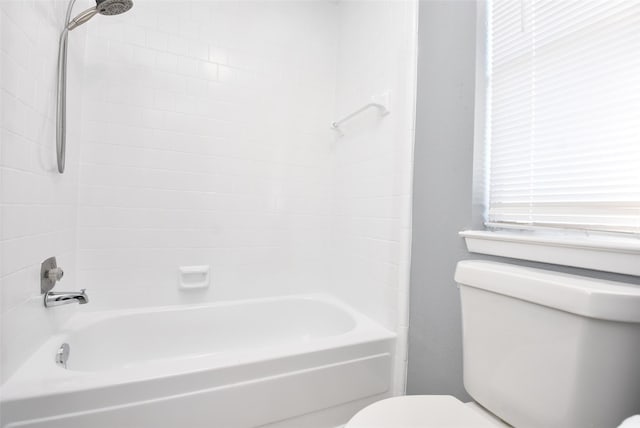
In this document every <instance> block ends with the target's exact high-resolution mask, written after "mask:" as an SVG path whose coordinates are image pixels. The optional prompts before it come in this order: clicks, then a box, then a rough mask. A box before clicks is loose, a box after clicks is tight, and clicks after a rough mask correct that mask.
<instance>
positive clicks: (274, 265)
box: [78, 1, 336, 307]
mask: <svg viewBox="0 0 640 428" xmlns="http://www.w3.org/2000/svg"><path fill="white" fill-rule="evenodd" d="M335 9H336V7H335V5H334V4H332V3H329V2H183V1H179V2H157V1H152V2H151V1H146V2H145V1H137V2H136V4H135V7H134V8H133V9H132V10H131V12H129V13H127V14H126V15H122V16H121V17H114V18H111V19H109V20H108V22H107V19H104V20H103V22H101V23H100V25H94V26H92V27H90V29H89V36H88V41H87V43H88V46H87V57H86V64H85V66H86V72H87V75H88V76H90V78H88V79H87V85H86V91H85V106H86V109H85V112H86V118H87V119H86V120H85V129H84V140H85V141H83V148H82V155H81V162H80V175H81V177H80V183H81V185H80V198H79V216H78V221H79V223H78V224H79V229H78V245H79V266H80V270H79V277H80V278H81V281H82V282H83V283H84V284H86V286H87V288H89V290H90V291H91V296H92V297H94V299H93V301H92V304H93V305H94V307H98V306H102V305H105V306H118V307H121V306H123V305H134V306H135V305H157V304H175V303H184V302H193V301H207V300H217V299H231V298H245V297H259V296H263V295H274V294H275V295H277V294H291V293H303V292H309V291H317V290H319V289H322V287H323V285H324V284H326V282H327V275H326V274H325V272H326V271H327V268H328V259H327V257H326V255H327V254H329V251H328V242H329V239H328V234H329V227H330V218H329V214H330V213H331V200H330V197H331V187H330V184H331V182H330V180H331V176H332V165H333V164H332V158H331V148H332V146H331V144H330V142H331V138H332V134H331V132H332V131H331V130H330V129H329V126H328V124H329V123H331V120H332V118H333V105H334V82H335V77H334V76H335V53H334V52H335V46H336V36H335V33H336V31H335V28H336V22H335ZM201 264H206V265H211V267H212V270H213V274H212V286H211V288H210V289H209V290H208V291H205V292H194V291H191V292H186V293H185V292H180V291H179V290H178V288H177V270H178V266H180V265H201ZM123 296H127V298H126V299H124V298H123Z"/></svg>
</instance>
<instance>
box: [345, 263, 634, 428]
mask: <svg viewBox="0 0 640 428" xmlns="http://www.w3.org/2000/svg"><path fill="white" fill-rule="evenodd" d="M455 279H456V282H457V283H458V285H459V288H460V301H461V307H462V331H463V335H462V336H463V337H462V344H463V378H464V386H465V389H466V390H467V392H468V393H469V395H471V397H473V399H474V401H475V402H474V403H463V402H461V401H459V400H457V399H456V398H454V397H451V396H442V395H418V396H404V397H394V398H389V399H386V400H382V401H379V402H377V403H373V404H372V405H370V406H368V407H366V408H365V409H363V410H361V411H360V412H359V413H357V414H356V415H355V416H354V417H353V418H352V419H351V421H349V423H348V424H347V425H346V426H345V428H485V427H487V428H489V427H493V428H496V427H509V426H513V427H518V428H603V427H616V426H618V425H619V424H620V422H621V421H622V420H624V419H625V418H627V417H629V416H631V415H634V414H636V413H639V412H640V364H638V360H637V356H638V355H640V287H639V286H637V285H632V284H624V283H618V282H613V281H605V280H597V279H593V278H585V277H580V276H576V275H568V274H563V273H558V272H550V271H544V270H540V269H532V268H526V267H520V266H513V265H508V264H504V263H496V262H487V261H473V260H467V261H462V262H459V263H458V266H457V268H456V275H455ZM476 403H478V404H476Z"/></svg>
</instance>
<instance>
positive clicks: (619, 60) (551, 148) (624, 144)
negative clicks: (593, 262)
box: [476, 0, 640, 238]
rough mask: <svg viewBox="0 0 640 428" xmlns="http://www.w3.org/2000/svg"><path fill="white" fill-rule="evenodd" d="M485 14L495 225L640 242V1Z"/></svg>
mask: <svg viewBox="0 0 640 428" xmlns="http://www.w3.org/2000/svg"><path fill="white" fill-rule="evenodd" d="M482 13H483V14H484V19H485V23H486V33H485V36H486V39H485V40H484V41H482V42H483V45H484V49H485V58H484V62H485V64H484V68H485V70H484V72H485V74H484V77H485V79H484V81H485V83H486V84H485V86H484V88H482V90H481V92H482V94H483V97H482V99H483V102H484V109H485V111H484V112H482V114H479V115H478V116H477V117H478V118H480V119H481V121H482V122H483V124H481V131H480V135H481V136H482V138H481V139H482V140H483V146H484V147H485V157H484V166H485V168H486V169H485V173H484V178H485V181H486V182H485V184H484V185H485V210H486V213H485V216H486V218H485V220H486V225H487V226H489V227H490V228H513V227H516V228H520V229H529V228H531V229H536V228H551V229H563V230H587V231H596V232H604V233H614V234H620V235H622V236H629V237H634V238H639V237H640V0H622V1H616V0H603V1H591V0H578V1H567V0H562V1H559V0H544V1H542V0H493V1H488V2H487V9H486V10H485V11H483V12H482ZM476 144H478V142H476Z"/></svg>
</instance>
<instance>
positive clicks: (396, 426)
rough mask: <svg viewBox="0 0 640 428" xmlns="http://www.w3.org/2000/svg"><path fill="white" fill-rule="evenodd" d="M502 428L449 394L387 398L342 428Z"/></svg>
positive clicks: (490, 416)
mask: <svg viewBox="0 0 640 428" xmlns="http://www.w3.org/2000/svg"><path fill="white" fill-rule="evenodd" d="M498 427H500V428H504V427H507V425H505V424H504V423H502V422H500V421H498V420H497V419H496V418H495V417H494V416H493V415H491V414H489V413H488V412H487V411H486V410H481V409H480V408H479V407H477V408H473V407H470V406H469V405H467V404H465V403H463V402H462V401H459V400H458V399H456V398H454V397H452V396H450V395H407V396H403V397H393V398H387V399H386V400H382V401H378V402H376V403H373V404H372V405H370V406H368V407H366V408H364V409H362V410H361V411H360V412H358V413H357V414H356V415H355V416H354V417H353V418H352V419H351V420H350V421H349V423H347V425H345V428H498Z"/></svg>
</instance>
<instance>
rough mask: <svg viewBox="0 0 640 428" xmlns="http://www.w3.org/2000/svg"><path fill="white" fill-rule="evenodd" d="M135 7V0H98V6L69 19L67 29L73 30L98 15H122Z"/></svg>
mask: <svg viewBox="0 0 640 428" xmlns="http://www.w3.org/2000/svg"><path fill="white" fill-rule="evenodd" d="M132 7H133V0H96V7H91V8H89V9H87V10H85V11H84V12H82V13H80V14H79V15H78V16H76V17H75V18H73V19H72V20H71V21H69V24H68V25H67V30H73V29H74V28H77V27H79V26H81V25H82V24H84V23H85V22H87V21H88V20H90V19H91V18H93V17H94V16H96V15H97V14H100V15H107V16H111V15H120V14H121V13H125V12H127V11H128V10H129V9H131V8H132Z"/></svg>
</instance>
